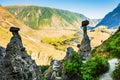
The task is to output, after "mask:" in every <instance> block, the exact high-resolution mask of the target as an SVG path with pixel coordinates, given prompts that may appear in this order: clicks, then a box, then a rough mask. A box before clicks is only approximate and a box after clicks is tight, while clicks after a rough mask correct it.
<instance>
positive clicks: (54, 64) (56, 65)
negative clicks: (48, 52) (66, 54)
mask: <svg viewBox="0 0 120 80" xmlns="http://www.w3.org/2000/svg"><path fill="white" fill-rule="evenodd" d="M50 67H51V70H50V71H49V72H48V73H46V74H45V78H46V80H62V78H61V77H60V74H61V71H62V62H61V61H59V60H52V61H51V66H50Z"/></svg>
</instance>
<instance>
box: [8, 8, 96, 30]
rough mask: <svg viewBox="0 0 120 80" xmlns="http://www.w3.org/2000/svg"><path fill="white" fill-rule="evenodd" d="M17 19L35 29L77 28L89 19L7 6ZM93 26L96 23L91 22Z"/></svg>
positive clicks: (59, 12)
mask: <svg viewBox="0 0 120 80" xmlns="http://www.w3.org/2000/svg"><path fill="white" fill-rule="evenodd" d="M6 9H7V10H9V11H10V12H11V13H12V14H13V15H14V16H15V17H16V18H17V19H19V20H21V21H22V22H23V23H25V24H26V25H27V26H29V27H31V28H33V29H41V28H42V29H43V28H46V27H47V29H48V28H54V29H55V28H67V29H70V28H76V27H79V26H80V25H81V21H82V20H85V19H88V18H87V17H85V16H84V15H82V14H78V13H74V12H70V11H66V10H59V9H53V8H48V7H39V6H7V7H6ZM90 23H91V26H94V24H95V23H94V22H93V21H92V20H90Z"/></svg>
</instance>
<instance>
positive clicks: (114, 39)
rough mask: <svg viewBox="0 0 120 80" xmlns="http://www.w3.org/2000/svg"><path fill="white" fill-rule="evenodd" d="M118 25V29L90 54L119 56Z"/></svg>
mask: <svg viewBox="0 0 120 80" xmlns="http://www.w3.org/2000/svg"><path fill="white" fill-rule="evenodd" d="M119 36H120V27H119V29H118V30H117V31H116V32H115V33H114V34H113V35H112V36H111V37H110V38H108V39H107V40H106V41H104V42H103V44H101V45H100V46H98V47H96V48H95V49H94V50H93V51H92V55H93V56H95V55H102V56H105V57H108V58H114V57H117V58H120V37H119Z"/></svg>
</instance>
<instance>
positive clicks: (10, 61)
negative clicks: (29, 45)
mask: <svg viewBox="0 0 120 80" xmlns="http://www.w3.org/2000/svg"><path fill="white" fill-rule="evenodd" d="M19 30H20V29H19V28H16V27H11V28H10V32H12V34H13V37H12V38H11V40H10V42H9V43H8V45H7V48H6V51H5V52H4V49H3V48H0V54H1V53H6V54H5V56H4V58H3V59H2V62H3V64H2V65H0V78H1V80H41V78H40V70H39V68H38V66H37V65H36V63H35V61H33V60H32V59H31V57H30V56H29V55H28V54H27V52H26V50H25V48H24V47H23V44H22V40H21V37H20V35H19V33H18V31H19ZM1 73H2V74H1Z"/></svg>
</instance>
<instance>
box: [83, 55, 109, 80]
mask: <svg viewBox="0 0 120 80" xmlns="http://www.w3.org/2000/svg"><path fill="white" fill-rule="evenodd" d="M108 69H109V63H108V60H107V59H105V58H104V57H101V56H96V57H93V58H91V59H90V60H88V61H87V62H86V63H84V64H83V65H82V67H81V74H82V78H83V80H96V78H97V77H98V76H99V75H100V74H103V73H104V72H106V71H107V70H108Z"/></svg>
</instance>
